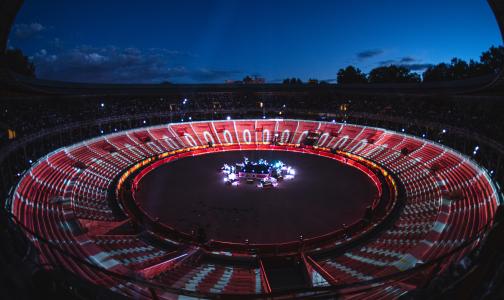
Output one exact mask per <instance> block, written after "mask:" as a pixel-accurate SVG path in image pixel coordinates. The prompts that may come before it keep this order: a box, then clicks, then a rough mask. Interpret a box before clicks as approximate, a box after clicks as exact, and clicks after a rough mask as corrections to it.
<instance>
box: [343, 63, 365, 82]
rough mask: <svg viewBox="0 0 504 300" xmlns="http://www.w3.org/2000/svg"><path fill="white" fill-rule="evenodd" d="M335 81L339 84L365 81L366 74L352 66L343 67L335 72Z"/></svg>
mask: <svg viewBox="0 0 504 300" xmlns="http://www.w3.org/2000/svg"><path fill="white" fill-rule="evenodd" d="M336 77H337V82H338V83H339V84H347V83H367V78H366V74H364V73H362V71H361V70H360V69H358V68H356V67H354V66H348V67H346V68H345V69H340V70H339V71H338V74H337V76H336Z"/></svg>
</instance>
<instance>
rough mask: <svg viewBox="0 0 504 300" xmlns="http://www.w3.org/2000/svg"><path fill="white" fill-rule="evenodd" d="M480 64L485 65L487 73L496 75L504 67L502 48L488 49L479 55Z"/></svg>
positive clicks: (503, 50) (503, 48) (503, 49)
mask: <svg viewBox="0 0 504 300" xmlns="http://www.w3.org/2000/svg"><path fill="white" fill-rule="evenodd" d="M480 62H481V63H482V64H483V65H485V67H486V68H487V70H488V72H493V73H498V72H499V71H501V70H502V67H503V66H504V47H503V46H499V47H494V46H492V47H490V49H488V51H485V52H483V53H482V54H481V56H480Z"/></svg>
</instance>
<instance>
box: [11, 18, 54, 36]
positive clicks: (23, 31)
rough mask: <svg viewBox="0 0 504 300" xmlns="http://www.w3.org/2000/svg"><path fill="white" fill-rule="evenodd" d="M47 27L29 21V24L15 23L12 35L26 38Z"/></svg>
mask: <svg viewBox="0 0 504 300" xmlns="http://www.w3.org/2000/svg"><path fill="white" fill-rule="evenodd" d="M46 29H47V28H46V27H45V26H44V25H42V24H40V23H36V22H35V23H31V24H16V25H14V27H13V30H14V36H15V37H17V38H18V39H27V38H30V37H33V36H35V35H37V34H39V33H41V32H43V31H45V30H46Z"/></svg>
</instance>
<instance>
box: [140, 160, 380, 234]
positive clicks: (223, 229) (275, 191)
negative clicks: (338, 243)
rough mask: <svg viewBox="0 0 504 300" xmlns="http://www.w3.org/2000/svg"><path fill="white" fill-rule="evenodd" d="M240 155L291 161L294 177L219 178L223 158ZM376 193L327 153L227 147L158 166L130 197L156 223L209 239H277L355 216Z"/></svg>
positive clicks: (355, 171)
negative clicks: (263, 184) (264, 183)
mask: <svg viewBox="0 0 504 300" xmlns="http://www.w3.org/2000/svg"><path fill="white" fill-rule="evenodd" d="M244 157H248V158H249V159H251V160H258V159H261V158H262V159H265V160H267V161H274V160H281V161H283V162H284V163H285V164H287V165H289V166H292V167H293V168H295V170H296V176H295V178H293V179H292V180H284V181H282V182H281V184H279V185H278V186H276V187H274V188H270V189H264V188H258V186H257V184H255V183H246V182H240V184H238V185H228V184H225V182H224V181H223V176H222V174H221V173H220V168H221V167H222V165H223V164H225V163H235V162H240V161H243V158H244ZM377 193H378V192H377V189H376V186H375V185H374V184H373V183H372V181H371V180H370V178H369V177H368V176H367V175H366V174H364V173H363V172H362V171H360V170H358V169H356V168H354V167H351V166H348V165H345V164H343V163H341V162H338V161H336V160H333V159H329V158H324V157H321V156H316V155H310V154H301V153H294V152H283V151H232V152H220V153H213V154H205V155H202V156H197V157H188V158H183V159H180V160H176V161H173V162H170V163H167V164H164V165H161V166H159V167H157V168H156V169H154V170H153V171H151V172H149V173H148V174H147V175H146V176H145V177H143V178H142V180H141V181H140V182H139V184H138V186H137V191H136V201H137V203H138V204H139V205H140V206H141V207H142V208H143V210H145V211H146V212H147V213H148V214H149V215H150V216H152V217H154V218H156V219H157V220H158V221H159V222H160V223H163V224H165V225H167V226H170V227H172V228H174V229H176V230H178V231H181V232H185V233H188V234H191V232H192V231H195V230H197V229H198V228H203V229H204V232H205V234H206V237H207V238H208V239H214V240H220V241H227V242H240V243H243V242H244V241H245V240H248V241H249V242H250V243H281V242H289V241H295V240H297V239H299V237H300V235H302V236H303V238H305V239H306V238H310V237H315V236H319V235H323V234H326V233H329V232H331V231H334V230H336V229H340V228H342V227H343V226H345V225H350V224H352V223H354V222H356V221H358V220H359V219H361V218H362V217H363V216H364V214H365V210H366V207H368V206H369V205H371V202H372V200H373V198H374V197H376V195H377ZM344 224H345V225H344Z"/></svg>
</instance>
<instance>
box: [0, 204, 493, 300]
mask: <svg viewBox="0 0 504 300" xmlns="http://www.w3.org/2000/svg"><path fill="white" fill-rule="evenodd" d="M3 214H5V216H4V217H5V218H8V220H10V226H9V228H10V229H11V232H14V234H19V232H18V229H20V230H21V231H22V234H24V235H25V236H32V237H33V238H36V239H37V241H38V242H39V243H42V244H44V245H46V246H47V247H49V248H50V249H51V250H54V251H57V252H58V253H59V254H60V255H62V256H63V257H65V258H66V259H68V260H69V261H72V262H73V263H75V264H77V265H82V266H86V267H88V268H90V269H92V270H94V271H95V272H97V274H101V275H106V276H110V278H113V279H115V280H120V281H123V282H129V283H132V284H136V285H137V286H139V287H142V288H145V289H146V290H147V291H149V292H150V293H153V297H154V295H155V294H157V293H171V294H174V295H185V296H191V297H196V298H205V299H207V298H208V299H235V298H236V297H237V294H215V293H200V292H195V291H188V290H185V289H179V288H173V287H171V286H166V285H163V284H160V283H157V282H154V281H148V280H144V279H141V278H138V277H132V276H128V275H124V274H119V273H116V272H113V271H110V270H107V269H104V268H103V267H101V266H99V265H95V264H93V263H91V262H89V261H87V260H84V259H82V258H80V257H77V256H75V255H73V254H71V253H68V252H67V251H66V250H65V249H63V248H61V247H59V246H58V245H56V244H54V243H53V242H50V241H48V240H46V239H45V238H44V237H41V236H39V235H38V234H37V233H36V232H33V231H32V230H30V229H29V228H27V227H25V225H24V224H23V223H22V222H20V221H19V220H17V218H16V217H15V216H14V215H12V214H10V213H9V212H5V211H3ZM493 221H494V220H493V219H491V220H489V222H488V223H487V224H486V225H485V226H483V227H482V228H481V230H480V231H479V232H478V233H477V234H476V235H475V236H474V237H472V238H471V239H469V240H467V241H465V242H463V243H462V244H460V245H459V246H457V247H455V248H453V249H452V250H450V251H449V252H447V253H445V254H443V255H441V256H439V257H436V258H435V259H433V260H431V261H429V262H426V263H424V264H419V265H417V266H415V267H413V268H411V269H408V270H405V271H398V272H396V273H393V274H389V275H385V276H382V277H378V278H374V279H371V280H364V281H359V282H355V283H350V284H339V285H331V286H319V287H311V288H300V289H292V290H285V291H275V292H269V293H268V292H265V293H261V294H247V295H239V297H240V299H273V298H277V297H279V298H285V297H301V296H303V297H330V296H332V297H335V296H342V295H347V296H350V295H353V294H359V293H363V292H370V291H373V290H375V289H378V288H382V287H383V286H386V285H388V284H392V283H394V282H399V281H403V280H405V279H407V278H410V277H414V276H415V275H418V274H419V273H420V272H427V273H432V272H434V273H433V274H435V271H432V270H436V269H438V268H439V267H440V266H441V265H443V264H445V263H446V260H447V259H448V258H451V257H454V256H457V255H460V252H462V251H464V250H465V249H467V248H468V247H470V248H473V247H474V246H475V244H479V243H481V242H482V241H483V240H484V239H485V236H486V233H487V232H488V230H489V229H490V227H491V226H492V223H493ZM25 259H26V257H25ZM25 262H26V263H28V262H27V261H25ZM31 263H32V264H35V265H38V266H39V267H40V268H41V269H47V268H48V267H50V268H54V269H63V270H65V268H64V267H62V266H59V265H48V264H44V265H41V264H40V263H38V262H37V261H36V260H33V261H31ZM425 278H430V279H429V280H428V281H427V282H425V283H424V286H426V285H428V283H429V282H430V280H432V279H433V278H434V277H430V276H425ZM68 279H69V278H62V279H61V280H68ZM83 281H85V280H84V279H81V281H79V283H82V282H83ZM76 284H77V283H76ZM89 289H90V290H93V289H95V284H94V283H91V282H90V283H89ZM74 292H76V291H74Z"/></svg>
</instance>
